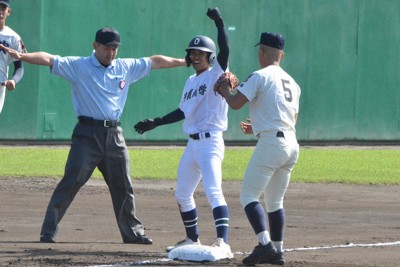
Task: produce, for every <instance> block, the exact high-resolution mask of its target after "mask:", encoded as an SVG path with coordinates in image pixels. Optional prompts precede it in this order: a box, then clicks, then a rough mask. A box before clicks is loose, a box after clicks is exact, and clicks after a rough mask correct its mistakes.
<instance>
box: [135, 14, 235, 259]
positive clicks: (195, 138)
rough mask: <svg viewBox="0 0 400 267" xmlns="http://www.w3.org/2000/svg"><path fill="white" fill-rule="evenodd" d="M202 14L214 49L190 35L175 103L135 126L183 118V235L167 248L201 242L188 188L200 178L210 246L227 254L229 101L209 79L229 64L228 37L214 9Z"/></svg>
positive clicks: (193, 187)
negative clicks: (186, 70)
mask: <svg viewBox="0 0 400 267" xmlns="http://www.w3.org/2000/svg"><path fill="white" fill-rule="evenodd" d="M207 15H208V16H209V17H210V18H211V19H212V20H214V21H215V24H216V26H217V29H218V46H219V49H220V51H219V53H218V56H217V57H216V47H215V44H214V42H213V41H212V40H211V39H210V38H209V37H207V36H202V35H199V36H195V37H194V38H193V39H192V40H191V41H190V43H189V46H188V48H187V49H186V51H187V56H186V59H187V62H188V63H189V64H191V65H193V68H194V69H195V71H196V73H195V74H194V75H192V76H190V77H189V78H188V79H187V81H186V84H185V87H184V89H183V93H182V98H181V102H180V104H179V108H178V109H176V110H175V111H173V112H171V113H169V114H167V115H165V116H163V117H158V118H155V119H146V120H143V121H140V122H138V123H137V124H136V125H135V130H136V131H137V132H138V133H139V134H142V133H144V132H146V131H148V130H152V129H154V128H155V127H157V126H160V125H164V124H169V123H173V122H177V121H180V120H183V119H184V123H183V132H184V133H185V134H187V135H188V136H189V141H188V143H187V147H186V149H185V151H184V153H183V155H182V158H181V161H180V164H179V167H178V174H177V188H176V193H175V197H176V200H177V202H178V204H179V209H180V213H181V217H182V221H183V224H184V226H185V230H186V238H185V239H184V240H182V241H180V242H178V243H177V244H175V245H173V246H170V247H168V248H167V251H168V252H169V251H171V250H173V249H175V248H177V247H181V246H184V245H193V244H200V240H199V238H198V237H199V231H198V226H197V221H198V214H197V208H196V204H195V201H194V198H193V193H194V191H195V190H196V188H197V186H198V184H199V182H200V180H202V182H203V186H204V191H205V194H206V196H207V199H208V202H209V203H210V205H211V207H212V209H213V216H214V222H215V227H216V232H217V239H216V241H215V242H214V243H213V246H215V247H219V248H221V249H223V250H224V251H225V252H227V251H228V253H227V254H230V251H231V250H230V246H229V245H228V225H229V215H228V206H227V204H226V201H225V198H224V196H223V193H222V171H221V164H222V160H223V158H224V150H225V145H224V140H223V132H224V131H226V130H227V126H228V117H227V113H228V105H227V103H226V101H225V100H224V99H223V98H222V97H221V96H219V95H216V94H215V93H214V91H213V87H214V83H215V81H216V80H217V79H218V78H219V76H220V75H221V74H223V73H224V72H225V71H226V70H227V69H228V55H229V47H228V38H227V33H226V30H225V29H224V24H223V20H222V18H221V14H220V12H219V10H218V8H212V9H208V12H207Z"/></svg>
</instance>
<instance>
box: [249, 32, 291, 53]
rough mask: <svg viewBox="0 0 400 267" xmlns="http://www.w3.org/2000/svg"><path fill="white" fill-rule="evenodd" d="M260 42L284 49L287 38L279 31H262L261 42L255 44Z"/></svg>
mask: <svg viewBox="0 0 400 267" xmlns="http://www.w3.org/2000/svg"><path fill="white" fill-rule="evenodd" d="M259 44H263V45H266V46H270V47H273V48H276V49H279V50H283V48H284V47H285V38H283V36H282V35H281V34H279V33H271V32H263V33H261V37H260V42H259V43H258V44H256V45H255V46H257V45H259Z"/></svg>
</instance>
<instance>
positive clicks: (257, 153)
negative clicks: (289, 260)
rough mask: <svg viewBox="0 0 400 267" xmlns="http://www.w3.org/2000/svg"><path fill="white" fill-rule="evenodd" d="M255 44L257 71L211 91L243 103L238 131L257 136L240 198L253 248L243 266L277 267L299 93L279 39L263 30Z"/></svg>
mask: <svg viewBox="0 0 400 267" xmlns="http://www.w3.org/2000/svg"><path fill="white" fill-rule="evenodd" d="M257 45H259V52H258V58H259V62H260V66H261V69H260V70H258V71H255V72H253V73H252V74H251V75H250V76H249V77H248V78H247V79H246V80H245V81H244V82H243V83H241V84H240V85H239V87H238V88H237V93H236V94H233V93H232V92H231V88H230V83H229V80H226V79H225V80H224V79H221V80H219V81H218V82H217V84H216V86H215V88H214V90H215V91H216V92H218V93H220V94H222V95H223V96H224V97H225V98H226V101H227V102H228V104H229V106H230V107H231V108H233V109H240V108H241V107H243V106H244V105H245V104H246V103H249V107H250V119H249V121H248V122H247V123H246V122H242V123H241V128H242V131H243V132H244V133H246V134H250V133H253V134H254V135H255V136H256V137H257V138H258V142H257V145H256V148H255V150H254V153H253V155H252V157H251V159H250V162H249V164H248V166H247V170H246V173H245V176H244V178H243V184H242V190H241V194H240V202H241V204H242V206H243V208H244V210H245V212H246V215H247V218H248V220H249V222H250V224H251V226H252V228H253V230H254V232H255V234H256V236H257V241H258V245H257V246H256V247H255V248H254V250H253V252H252V253H251V254H250V255H249V256H248V257H246V258H244V259H243V263H244V264H245V265H254V264H258V263H269V264H276V265H283V264H284V260H283V254H282V246H283V236H284V224H285V212H284V209H283V198H284V195H285V192H286V189H287V187H288V185H289V180H290V175H291V172H292V170H293V168H294V166H295V164H296V162H297V159H298V156H299V145H298V143H297V139H296V130H295V124H296V121H297V114H298V112H299V98H300V93H301V91H300V87H299V86H298V85H297V83H296V82H295V81H294V80H293V78H292V77H291V76H290V75H289V74H287V73H286V72H285V71H284V70H283V69H282V68H281V67H280V62H281V60H282V58H283V55H284V53H283V48H284V45H285V41H284V38H283V36H282V35H280V34H278V33H269V32H264V33H262V34H261V38H260V43H258V44H257ZM261 195H264V202H265V206H266V210H267V216H268V222H269V232H268V230H267V216H266V214H265V211H264V208H263V206H262V205H261V204H260V202H259V199H260V197H261Z"/></svg>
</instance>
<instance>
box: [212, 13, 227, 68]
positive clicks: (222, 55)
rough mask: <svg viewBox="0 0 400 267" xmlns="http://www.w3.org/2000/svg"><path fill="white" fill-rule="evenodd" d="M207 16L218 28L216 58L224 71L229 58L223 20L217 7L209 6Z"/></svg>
mask: <svg viewBox="0 0 400 267" xmlns="http://www.w3.org/2000/svg"><path fill="white" fill-rule="evenodd" d="M207 16H208V17H210V19H212V20H213V21H214V22H215V26H217V29H218V36H217V41H218V47H219V52H218V55H217V60H218V63H219V65H220V66H221V68H222V69H223V70H224V71H226V69H227V68H228V58H229V44H228V34H227V33H226V30H225V27H224V21H223V19H222V17H221V12H220V11H219V9H218V7H214V8H209V9H208V11H207Z"/></svg>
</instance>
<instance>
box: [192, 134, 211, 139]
mask: <svg viewBox="0 0 400 267" xmlns="http://www.w3.org/2000/svg"><path fill="white" fill-rule="evenodd" d="M202 134H204V137H203V138H210V136H211V134H210V133H197V134H191V135H189V136H190V138H192V139H193V140H200V139H202V138H201V135H202Z"/></svg>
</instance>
